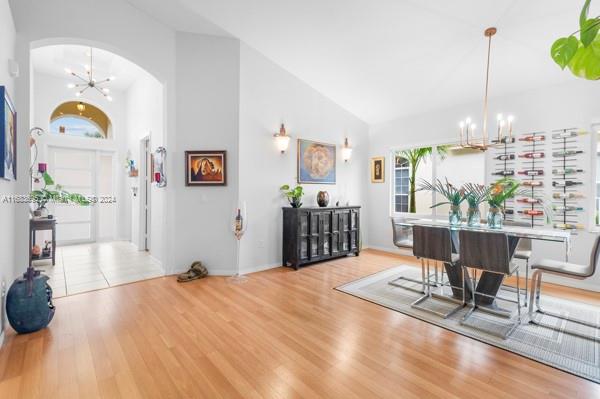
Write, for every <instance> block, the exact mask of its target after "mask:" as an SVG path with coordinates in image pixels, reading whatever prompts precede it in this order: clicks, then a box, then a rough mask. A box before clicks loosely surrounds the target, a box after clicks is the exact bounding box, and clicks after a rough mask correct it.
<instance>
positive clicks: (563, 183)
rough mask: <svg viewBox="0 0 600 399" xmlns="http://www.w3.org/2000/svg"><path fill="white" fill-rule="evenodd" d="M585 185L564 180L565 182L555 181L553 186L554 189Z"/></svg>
mask: <svg viewBox="0 0 600 399" xmlns="http://www.w3.org/2000/svg"><path fill="white" fill-rule="evenodd" d="M581 184H583V183H582V182H579V181H571V180H564V181H553V182H552V185H553V186H554V187H571V186H579V185H581Z"/></svg>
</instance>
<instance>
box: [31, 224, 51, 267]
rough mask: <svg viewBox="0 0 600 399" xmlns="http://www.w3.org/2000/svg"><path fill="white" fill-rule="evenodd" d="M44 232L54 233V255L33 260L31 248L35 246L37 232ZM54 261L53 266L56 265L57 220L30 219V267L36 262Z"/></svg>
mask: <svg viewBox="0 0 600 399" xmlns="http://www.w3.org/2000/svg"><path fill="white" fill-rule="evenodd" d="M42 230H50V231H52V255H51V256H46V257H44V256H41V255H40V257H39V258H35V259H34V258H33V254H32V252H31V248H33V246H34V245H35V232H36V231H42ZM42 259H52V266H54V265H55V264H56V219H48V218H33V219H29V266H31V263H32V262H33V261H34V260H42Z"/></svg>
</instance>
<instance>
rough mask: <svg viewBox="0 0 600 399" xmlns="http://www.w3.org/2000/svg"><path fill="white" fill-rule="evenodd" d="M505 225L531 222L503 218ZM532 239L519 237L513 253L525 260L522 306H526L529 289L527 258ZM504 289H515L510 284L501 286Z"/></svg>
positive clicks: (529, 256)
mask: <svg viewBox="0 0 600 399" xmlns="http://www.w3.org/2000/svg"><path fill="white" fill-rule="evenodd" d="M504 225H505V226H516V227H531V223H528V222H518V221H511V220H505V221H504ZM532 249H533V248H532V241H531V239H529V238H521V239H519V243H518V244H517V248H516V249H515V252H514V253H513V259H519V260H524V261H525V288H522V289H521V290H522V291H525V296H524V299H525V300H524V301H523V306H524V307H527V300H528V289H529V259H531V253H532ZM503 287H504V289H507V290H509V291H515V288H514V287H512V286H503Z"/></svg>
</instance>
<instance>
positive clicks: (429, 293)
mask: <svg viewBox="0 0 600 399" xmlns="http://www.w3.org/2000/svg"><path fill="white" fill-rule="evenodd" d="M421 264H422V265H423V260H421ZM435 276H436V280H437V267H436V273H435ZM430 277H431V274H430V273H429V262H427V282H426V283H425V284H426V285H427V292H426V293H425V295H423V296H422V297H420V298H419V299H417V300H416V301H414V302H413V303H411V304H410V306H411V307H412V308H415V309H419V310H422V311H424V312H428V313H432V314H434V315H437V316H439V317H441V318H443V319H446V318H448V317H450V316H452V315H453V314H455V313H456V312H458V311H459V310H461V309H462V308H463V307H464V306H465V305H464V299H463V300H462V301H458V300H457V299H455V298H451V297H447V296H445V295H443V294H436V293H433V292H432V291H431V287H432V286H438V285H437V281H436V284H435V285H434V284H432V283H431V281H430ZM463 284H464V282H463ZM444 286H445V285H444V281H443V272H442V284H441V287H442V291H443V289H444ZM451 287H453V286H451ZM453 288H457V289H460V290H462V292H463V298H464V292H465V291H464V286H463V287H453ZM432 298H437V299H441V300H443V301H446V302H452V303H458V304H459V305H458V306H456V307H454V308H452V309H450V310H449V311H448V312H437V311H435V310H433V309H429V308H426V307H424V306H422V305H421V304H422V303H423V302H425V301H426V300H428V299H432Z"/></svg>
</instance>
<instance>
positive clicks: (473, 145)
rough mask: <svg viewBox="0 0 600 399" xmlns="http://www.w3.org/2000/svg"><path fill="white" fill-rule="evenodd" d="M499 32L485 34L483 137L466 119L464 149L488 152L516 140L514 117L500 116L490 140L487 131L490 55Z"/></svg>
mask: <svg viewBox="0 0 600 399" xmlns="http://www.w3.org/2000/svg"><path fill="white" fill-rule="evenodd" d="M496 32H497V29H496V28H493V27H492V28H487V29H486V30H485V32H484V35H485V37H487V38H488V51H487V64H486V72H485V95H484V97H483V126H482V136H481V137H480V138H479V137H477V134H476V129H477V125H476V124H475V123H474V122H473V121H472V120H471V118H466V119H465V120H463V121H461V122H460V123H459V128H460V146H461V147H462V148H470V149H477V150H481V151H486V150H487V149H488V148H489V147H490V146H491V145H494V144H499V143H512V142H514V141H515V139H514V138H513V136H512V130H513V121H514V117H513V116H512V115H510V116H508V117H507V118H506V119H504V117H503V116H502V114H498V118H497V129H496V135H495V136H496V137H495V138H493V139H492V140H490V138H489V136H488V131H487V117H488V91H489V81H490V55H491V50H492V36H494V35H495V34H496Z"/></svg>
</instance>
